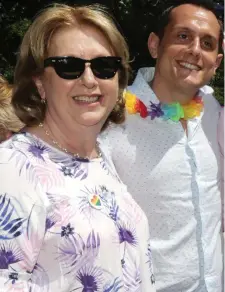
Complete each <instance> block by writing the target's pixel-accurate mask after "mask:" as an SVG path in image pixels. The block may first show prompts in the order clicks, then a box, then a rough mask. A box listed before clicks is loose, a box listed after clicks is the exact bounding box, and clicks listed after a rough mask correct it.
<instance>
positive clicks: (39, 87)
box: [33, 77, 45, 100]
mask: <svg viewBox="0 0 225 292" xmlns="http://www.w3.org/2000/svg"><path fill="white" fill-rule="evenodd" d="M33 81H34V83H35V85H36V87H37V90H38V93H39V94H40V97H41V99H43V100H44V99H45V90H44V87H43V84H42V81H41V78H40V77H33Z"/></svg>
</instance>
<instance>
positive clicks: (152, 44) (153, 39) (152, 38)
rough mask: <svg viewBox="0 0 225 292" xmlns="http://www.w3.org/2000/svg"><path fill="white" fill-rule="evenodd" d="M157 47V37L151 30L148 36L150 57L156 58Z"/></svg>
mask: <svg viewBox="0 0 225 292" xmlns="http://www.w3.org/2000/svg"><path fill="white" fill-rule="evenodd" d="M158 48H159V37H158V36H157V35H156V34H155V33H154V32H151V33H150V35H149V37H148V49H149V52H150V54H151V56H152V58H154V59H157V57H158Z"/></svg>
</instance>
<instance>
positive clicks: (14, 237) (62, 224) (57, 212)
mask: <svg viewBox="0 0 225 292" xmlns="http://www.w3.org/2000/svg"><path fill="white" fill-rule="evenodd" d="M128 59H129V56H128V50H127V46H126V43H125V41H124V39H123V37H122V36H121V34H120V33H119V32H118V30H117V29H116V27H115V25H114V23H113V21H112V19H111V18H110V16H109V15H108V14H107V13H106V12H105V11H104V10H103V9H102V8H100V7H98V6H86V7H85V6H83V7H75V8H73V7H69V6H66V5H54V7H49V8H47V9H45V10H44V11H42V12H41V13H40V14H39V15H38V16H37V18H36V19H35V20H34V22H33V24H32V25H31V26H30V28H29V29H28V31H27V33H26V34H25V36H24V39H23V41H22V44H21V48H20V55H19V59H18V62H17V66H16V70H15V92H14V95H13V100H12V102H13V105H14V107H15V110H16V113H17V115H18V116H19V118H20V119H21V121H22V122H24V123H25V125H26V127H25V129H24V130H23V132H22V133H19V134H16V135H14V136H13V137H12V138H10V139H9V140H8V141H6V142H4V143H3V144H2V145H1V147H0V177H1V185H0V195H1V199H0V218H1V221H0V228H1V229H0V239H1V245H0V269H1V270H0V273H1V278H0V288H2V289H3V290H4V291H23V292H28V291H29V292H30V291H32V292H33V291H35V292H37V291H42V292H45V291H46V292H47V291H50V292H57V291H60V292H61V291H63V292H69V291H85V292H88V291H89V292H91V291H93V292H94V291H101V292H102V291H104V292H109V291H144V292H147V291H148V292H151V291H155V288H154V276H153V274H152V263H151V250H150V246H149V233H148V222H147V219H146V217H145V215H144V213H143V211H142V210H141V209H140V207H139V206H138V205H137V204H136V203H135V202H134V200H133V199H132V197H131V196H130V194H129V193H127V190H126V187H125V186H124V185H123V184H122V182H121V181H120V179H119V178H118V176H117V173H116V171H115V169H114V167H113V165H112V163H111V161H109V159H107V155H106V153H107V150H106V149H105V150H104V145H100V144H99V143H98V142H97V136H98V134H99V133H100V131H102V130H103V129H104V128H106V127H107V126H108V124H109V122H111V123H121V122H122V121H123V120H124V101H123V98H122V93H123V90H124V88H125V87H126V85H127V79H128V70H129V65H128ZM118 147H119V145H118ZM0 290H1V289H0Z"/></svg>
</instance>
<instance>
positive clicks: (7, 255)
mask: <svg viewBox="0 0 225 292" xmlns="http://www.w3.org/2000/svg"><path fill="white" fill-rule="evenodd" d="M21 260H22V253H21V250H20V249H19V248H18V247H15V246H14V245H13V244H7V243H4V244H1V245H0V270H1V269H8V268H9V266H10V265H11V264H15V263H17V262H19V261H21Z"/></svg>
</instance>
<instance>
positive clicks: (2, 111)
mask: <svg viewBox="0 0 225 292" xmlns="http://www.w3.org/2000/svg"><path fill="white" fill-rule="evenodd" d="M12 93H13V86H12V85H11V84H9V83H8V81H7V80H6V79H5V78H4V77H3V76H1V75H0V142H2V141H4V140H5V139H6V138H7V135H8V133H10V132H18V131H19V130H20V129H21V128H22V127H23V124H22V123H21V121H20V120H19V119H18V117H17V116H16V114H15V112H14V109H13V107H12V105H11V99H12Z"/></svg>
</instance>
